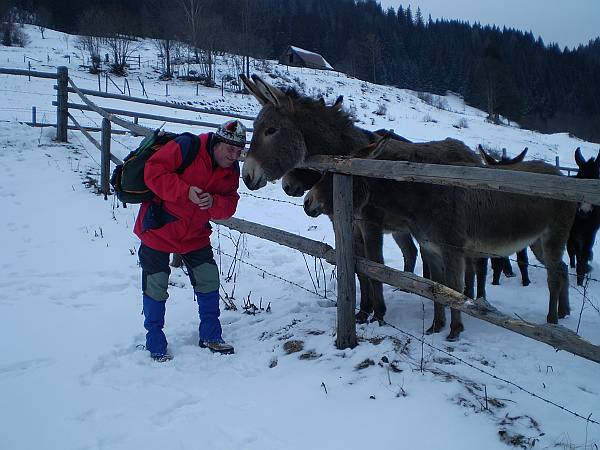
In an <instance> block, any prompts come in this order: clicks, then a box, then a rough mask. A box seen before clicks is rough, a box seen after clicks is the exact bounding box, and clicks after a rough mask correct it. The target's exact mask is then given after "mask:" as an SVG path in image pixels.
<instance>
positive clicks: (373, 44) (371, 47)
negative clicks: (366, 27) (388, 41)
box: [365, 33, 383, 83]
mask: <svg viewBox="0 0 600 450" xmlns="http://www.w3.org/2000/svg"><path fill="white" fill-rule="evenodd" d="M365 47H366V49H367V51H368V54H369V59H370V61H371V69H372V77H373V79H372V80H371V81H372V82H373V83H377V72H376V70H375V69H376V68H377V63H378V60H379V58H380V56H381V50H382V49H383V44H382V43H381V41H380V40H379V38H378V37H377V35H375V34H373V33H369V34H367V39H366V41H365Z"/></svg>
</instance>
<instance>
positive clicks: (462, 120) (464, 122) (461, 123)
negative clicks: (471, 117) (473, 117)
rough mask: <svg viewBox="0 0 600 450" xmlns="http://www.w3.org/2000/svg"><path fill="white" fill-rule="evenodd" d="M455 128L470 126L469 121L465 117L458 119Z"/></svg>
mask: <svg viewBox="0 0 600 450" xmlns="http://www.w3.org/2000/svg"><path fill="white" fill-rule="evenodd" d="M454 128H469V122H467V119H465V118H464V117H461V118H460V119H458V121H457V122H456V123H455V124H454Z"/></svg>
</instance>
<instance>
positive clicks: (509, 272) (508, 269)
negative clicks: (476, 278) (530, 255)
mask: <svg viewBox="0 0 600 450" xmlns="http://www.w3.org/2000/svg"><path fill="white" fill-rule="evenodd" d="M502 261H503V262H504V267H503V268H502V272H503V273H504V276H505V277H506V278H512V277H514V276H515V273H514V272H513V268H512V264H511V263H510V259H509V258H502Z"/></svg>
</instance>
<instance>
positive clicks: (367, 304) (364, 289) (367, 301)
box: [352, 224, 373, 323]
mask: <svg viewBox="0 0 600 450" xmlns="http://www.w3.org/2000/svg"><path fill="white" fill-rule="evenodd" d="M352 237H353V243H354V254H355V255H356V256H358V257H361V258H364V256H365V247H364V241H363V238H362V232H361V231H360V229H359V228H358V226H357V225H356V224H355V225H354V230H353V236H352ZM358 283H359V284H360V310H359V311H358V313H357V314H356V322H358V323H366V322H367V320H368V319H369V315H370V314H371V313H372V312H373V302H372V299H371V292H370V291H371V289H370V282H369V278H368V277H366V276H364V275H358Z"/></svg>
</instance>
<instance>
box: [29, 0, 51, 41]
mask: <svg viewBox="0 0 600 450" xmlns="http://www.w3.org/2000/svg"><path fill="white" fill-rule="evenodd" d="M33 20H34V22H33V23H34V24H35V25H36V26H37V28H38V30H39V31H40V33H41V34H42V39H46V38H45V37H44V33H45V31H46V27H47V26H48V25H49V24H50V23H51V20H52V15H51V14H50V11H48V10H47V9H46V8H44V7H43V6H40V7H39V8H38V9H37V11H36V12H35V15H34V18H33Z"/></svg>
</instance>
